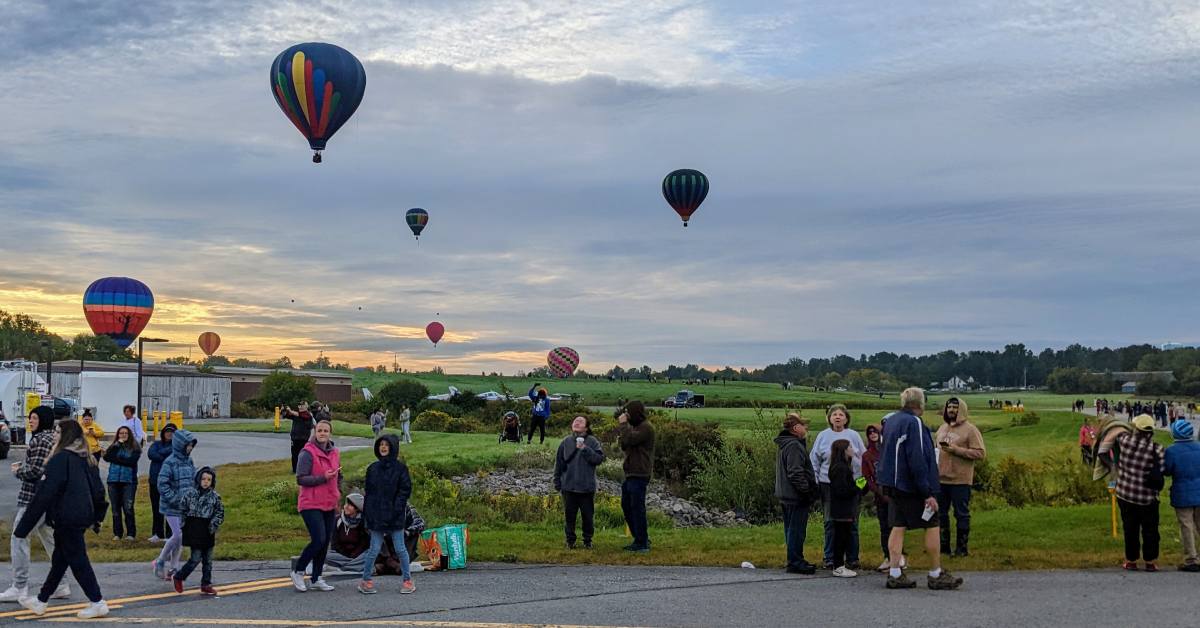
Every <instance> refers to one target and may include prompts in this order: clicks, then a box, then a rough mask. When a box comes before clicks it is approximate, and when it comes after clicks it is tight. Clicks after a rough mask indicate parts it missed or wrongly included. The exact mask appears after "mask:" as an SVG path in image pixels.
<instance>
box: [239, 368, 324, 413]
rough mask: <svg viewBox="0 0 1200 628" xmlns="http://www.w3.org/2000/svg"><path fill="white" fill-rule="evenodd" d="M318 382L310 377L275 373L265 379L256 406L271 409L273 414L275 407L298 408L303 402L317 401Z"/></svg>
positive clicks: (281, 372) (280, 372)
mask: <svg viewBox="0 0 1200 628" xmlns="http://www.w3.org/2000/svg"><path fill="white" fill-rule="evenodd" d="M316 390H317V384H316V380H314V379H313V378H311V377H309V376H308V375H293V374H291V373H288V372H287V371H275V372H274V373H271V374H270V375H268V376H266V377H264V378H263V382H262V387H261V388H260V389H259V392H258V397H257V398H255V400H254V405H257V406H259V407H262V408H270V409H271V411H272V413H273V412H274V411H275V406H285V405H287V406H292V407H293V408H295V407H296V405H297V404H299V403H300V402H302V401H308V400H309V399H315V398H316V396H317V393H316Z"/></svg>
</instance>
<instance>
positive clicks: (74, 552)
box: [37, 528, 104, 604]
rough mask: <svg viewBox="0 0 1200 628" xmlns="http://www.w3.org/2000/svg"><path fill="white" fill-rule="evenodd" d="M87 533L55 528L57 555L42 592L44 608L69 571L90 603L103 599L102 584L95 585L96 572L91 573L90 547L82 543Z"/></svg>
mask: <svg viewBox="0 0 1200 628" xmlns="http://www.w3.org/2000/svg"><path fill="white" fill-rule="evenodd" d="M83 533H84V530H82V529H80V528H55V529H54V553H52V554H51V555H50V573H48V574H46V581H45V582H44V583H42V591H41V592H40V593H38V596H37V597H38V600H40V601H41V602H42V603H43V604H44V603H46V602H49V601H50V596H51V595H54V592H55V591H56V590H57V589H58V585H60V584H62V579H63V576H65V575H66V574H67V568H70V569H71V575H73V576H75V582H78V583H79V586H80V588H82V589H83V594H84V595H86V596H87V599H88V601H89V602H99V601H100V600H102V599H104V595H103V594H101V593H100V583H99V582H97V581H96V572H95V571H93V570H92V562H91V561H90V560H88V555H87V543H85V542H84V541H83Z"/></svg>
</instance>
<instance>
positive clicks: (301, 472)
mask: <svg viewBox="0 0 1200 628" xmlns="http://www.w3.org/2000/svg"><path fill="white" fill-rule="evenodd" d="M176 438H178V436H176ZM341 479H342V461H341V455H340V454H339V453H338V449H337V447H335V446H334V444H333V424H332V423H330V422H329V421H320V422H318V423H317V425H316V428H314V429H313V435H312V438H311V439H310V440H309V441H308V443H307V444H305V445H304V449H303V450H301V451H300V455H299V456H298V458H297V460H296V484H299V485H300V496H299V498H298V499H297V503H296V510H298V511H299V512H300V518H301V519H303V520H304V527H305V528H307V529H308V536H309V543H308V545H307V546H305V547H304V551H303V552H301V553H300V558H299V559H298V560H297V561H296V566H295V568H294V569H293V571H292V573H291V576H292V586H294V587H296V590H297V591H307V590H308V589H309V586H308V585H305V584H304V570H305V568H306V567H308V565H309V563H312V577H311V579H310V582H311V583H312V585H311V586H312V588H314V589H317V590H319V591H332V590H333V585H331V584H329V583H327V582H325V579H324V578H322V577H321V571H322V569H323V568H324V566H325V555H326V554H327V553H328V552H329V542H330V541H331V540H332V539H333V533H334V530H335V524H336V517H337V509H338V502H339V501H340V500H341V498H342V494H341V490H340V489H339V486H338V485H339V483H340V482H341Z"/></svg>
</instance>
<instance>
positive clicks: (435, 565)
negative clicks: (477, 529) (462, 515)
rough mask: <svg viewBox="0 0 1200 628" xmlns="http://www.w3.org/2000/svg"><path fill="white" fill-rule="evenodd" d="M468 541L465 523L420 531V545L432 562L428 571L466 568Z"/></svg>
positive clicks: (469, 537) (469, 535) (469, 536)
mask: <svg viewBox="0 0 1200 628" xmlns="http://www.w3.org/2000/svg"><path fill="white" fill-rule="evenodd" d="M470 542H471V533H470V532H469V531H468V530H467V524H465V523H455V524H451V525H445V526H442V527H440V528H433V529H431V530H426V531H424V532H422V533H421V547H422V548H423V549H424V550H425V555H426V556H429V561H430V563H432V564H431V565H430V567H429V571H440V570H442V569H466V567H467V544H468V543H470Z"/></svg>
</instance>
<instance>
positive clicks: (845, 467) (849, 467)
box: [828, 439, 867, 578]
mask: <svg viewBox="0 0 1200 628" xmlns="http://www.w3.org/2000/svg"><path fill="white" fill-rule="evenodd" d="M854 460H855V456H854V452H853V451H851V449H850V441H849V440H846V439H838V440H835V441H833V446H832V447H831V449H830V457H829V511H828V512H829V515H828V518H829V520H831V521H833V575H834V576H835V577H838V578H854V577H856V576H858V573H857V572H856V571H854V570H853V569H851V568H850V567H849V566H848V565H847V562H848V560H849V557H850V530H851V529H852V528H853V527H854V522H855V521H857V520H858V505H859V504H858V500H859V498H860V497H861V496H862V494H863V492H864V489H865V488H866V485H867V483H866V481H865V480H863V479H862V478H858V479H857V480H856V479H855V477H854V475H855V474H854V468H853V462H854Z"/></svg>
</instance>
